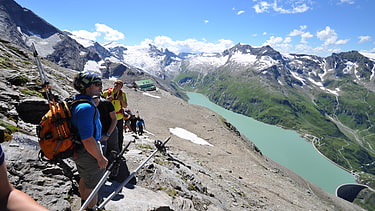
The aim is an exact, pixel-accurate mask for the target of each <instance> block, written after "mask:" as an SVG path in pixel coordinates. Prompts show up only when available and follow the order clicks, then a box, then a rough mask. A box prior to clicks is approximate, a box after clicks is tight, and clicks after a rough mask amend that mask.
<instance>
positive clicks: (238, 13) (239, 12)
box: [237, 10, 245, 15]
mask: <svg viewBox="0 0 375 211" xmlns="http://www.w3.org/2000/svg"><path fill="white" fill-rule="evenodd" d="M242 13H245V11H243V10H241V11H238V12H237V15H241V14H242Z"/></svg>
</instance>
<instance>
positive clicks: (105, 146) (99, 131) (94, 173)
mask: <svg viewBox="0 0 375 211" xmlns="http://www.w3.org/2000/svg"><path fill="white" fill-rule="evenodd" d="M123 85H124V83H123V81H121V80H117V81H115V82H114V86H113V88H109V89H107V90H105V91H103V90H102V89H103V84H102V78H101V76H100V75H99V74H97V73H95V72H89V71H82V72H78V73H77V74H76V76H75V77H74V80H73V86H74V89H76V90H77V91H78V92H79V94H77V95H75V96H74V100H78V99H88V100H89V101H91V103H88V102H87V103H79V104H75V105H73V106H72V107H71V108H70V110H71V115H72V116H71V123H72V125H73V127H75V128H76V129H77V133H78V135H79V137H80V141H81V143H82V144H81V147H78V148H77V149H76V152H75V155H74V156H73V157H72V159H73V161H74V162H75V164H76V167H77V171H78V173H79V176H80V181H79V187H78V190H79V193H80V197H81V205H83V204H84V203H85V200H86V199H87V198H88V197H89V196H90V194H91V192H92V191H93V189H94V188H95V186H96V185H97V183H98V182H99V180H100V179H101V178H102V177H103V175H104V173H105V171H106V168H107V167H108V165H109V164H110V163H111V162H113V161H114V159H115V158H116V155H118V153H119V152H121V151H122V148H123V142H124V132H131V133H136V134H138V135H142V133H143V132H144V131H143V128H144V120H143V119H141V118H140V117H139V115H137V116H135V114H132V112H131V111H130V110H129V109H126V108H127V106H128V104H127V98H126V94H125V93H124V92H123V91H122V87H123ZM137 113H138V112H137ZM0 158H1V159H0V165H1V168H0V177H1V178H3V177H4V178H7V173H6V167H5V162H4V154H3V151H2V149H1V146H0ZM0 200H1V202H0V210H16V209H13V208H17V206H18V207H20V206H26V207H23V208H22V207H21V208H22V209H21V210H46V209H44V208H43V207H41V206H40V205H39V204H38V203H37V202H35V201H34V200H33V199H32V198H31V197H29V196H28V195H27V194H25V193H23V192H22V191H18V190H17V189H14V188H13V186H12V185H11V184H10V183H9V181H8V180H6V181H5V180H3V179H1V182H0ZM19 200H25V201H24V202H30V203H23V202H22V203H17V202H19ZM97 202H98V194H95V195H94V197H93V198H92V200H91V201H90V203H88V206H87V209H86V210H95V206H96V205H97Z"/></svg>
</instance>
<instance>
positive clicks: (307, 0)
mask: <svg viewBox="0 0 375 211" xmlns="http://www.w3.org/2000/svg"><path fill="white" fill-rule="evenodd" d="M253 1H254V2H256V3H255V5H254V6H253V8H254V9H255V12H256V13H266V12H267V13H268V12H269V10H270V9H273V11H274V12H277V13H281V14H295V13H303V12H306V11H308V10H310V9H311V7H310V6H309V5H312V3H311V0H294V1H289V0H267V1H265V0H253Z"/></svg>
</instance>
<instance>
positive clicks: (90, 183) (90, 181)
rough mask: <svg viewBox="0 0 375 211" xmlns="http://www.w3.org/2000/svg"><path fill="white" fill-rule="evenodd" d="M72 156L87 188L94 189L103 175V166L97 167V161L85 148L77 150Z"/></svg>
mask: <svg viewBox="0 0 375 211" xmlns="http://www.w3.org/2000/svg"><path fill="white" fill-rule="evenodd" d="M76 155H77V157H76V158H74V162H75V163H76V166H77V170H78V173H79V176H80V177H81V178H82V179H83V180H84V182H85V186H86V188H88V189H94V188H95V186H96V184H98V182H99V181H100V179H101V178H102V176H103V175H104V172H105V168H104V169H99V165H98V161H97V160H96V159H95V158H94V157H93V156H92V155H90V154H89V153H88V152H87V151H86V150H85V149H81V150H78V151H77V153H76Z"/></svg>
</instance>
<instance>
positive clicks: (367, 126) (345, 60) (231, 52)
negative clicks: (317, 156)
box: [0, 0, 375, 188]
mask: <svg viewBox="0 0 375 211" xmlns="http://www.w3.org/2000/svg"><path fill="white" fill-rule="evenodd" d="M0 29H1V31H2V32H3V33H2V34H1V40H3V41H6V42H10V43H12V44H14V45H17V46H19V47H21V48H25V49H28V50H30V49H31V44H32V43H34V44H35V46H36V48H37V49H38V51H39V53H40V56H41V57H44V58H46V59H48V60H50V61H51V62H54V63H56V64H58V65H60V66H62V67H65V68H70V69H73V70H77V71H81V70H92V71H97V72H100V73H101V74H102V75H103V77H104V78H119V79H122V80H124V81H125V82H126V83H132V82H133V81H134V80H138V79H143V78H145V77H146V78H152V79H153V80H154V81H155V82H156V85H157V86H158V87H159V88H162V89H164V90H166V91H169V92H171V93H173V94H174V95H176V96H178V97H181V98H185V99H186V97H185V94H184V92H185V91H194V92H199V93H202V94H204V95H206V96H207V97H208V98H209V99H210V100H211V101H212V102H214V103H216V104H218V105H220V106H222V107H224V108H226V109H229V110H232V111H234V112H237V113H240V114H243V115H246V116H249V117H252V118H254V119H256V120H259V121H262V122H265V123H269V124H273V125H278V126H280V127H283V128H287V129H292V130H295V131H297V132H298V133H299V134H301V136H303V137H304V138H305V139H306V140H308V141H312V142H313V143H314V145H315V146H316V148H317V149H318V150H319V151H320V152H321V153H322V154H323V155H324V156H326V157H327V158H328V159H330V160H332V161H333V162H335V163H336V164H338V165H340V166H341V167H343V168H345V169H347V170H348V171H350V172H352V173H354V174H356V175H357V181H358V182H359V183H362V184H366V185H368V186H370V187H372V188H375V83H374V80H375V53H374V54H370V53H364V52H359V51H350V52H341V53H334V54H332V55H331V56H328V57H325V58H323V57H319V56H314V55H302V54H281V53H280V52H278V51H276V50H274V49H273V48H272V47H270V46H261V47H254V46H251V45H248V44H242V43H238V44H237V45H235V46H233V47H232V48H230V49H227V50H225V51H223V52H219V53H217V54H206V53H201V54H189V53H184V54H178V55H177V54H175V53H173V52H171V51H169V50H168V49H161V48H158V47H157V46H152V45H150V46H148V47H147V48H141V47H130V46H124V45H122V44H117V43H108V44H103V45H101V44H99V43H96V42H93V41H90V40H86V39H83V38H79V37H74V36H73V35H71V34H69V33H67V32H64V31H61V30H59V29H57V28H55V27H54V26H52V25H50V24H49V23H48V22H46V21H45V20H43V19H42V18H40V17H38V16H37V15H35V14H34V13H33V12H32V11H30V10H28V9H26V8H22V7H21V6H20V5H18V4H17V3H15V2H14V1H13V0H1V1H0ZM4 62H6V61H4V60H1V63H2V64H0V65H4Z"/></svg>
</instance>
